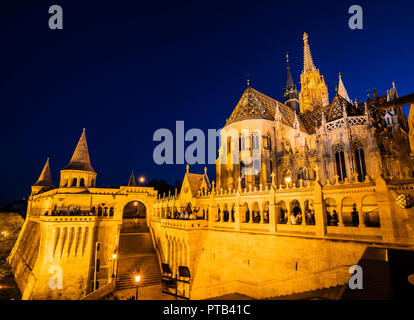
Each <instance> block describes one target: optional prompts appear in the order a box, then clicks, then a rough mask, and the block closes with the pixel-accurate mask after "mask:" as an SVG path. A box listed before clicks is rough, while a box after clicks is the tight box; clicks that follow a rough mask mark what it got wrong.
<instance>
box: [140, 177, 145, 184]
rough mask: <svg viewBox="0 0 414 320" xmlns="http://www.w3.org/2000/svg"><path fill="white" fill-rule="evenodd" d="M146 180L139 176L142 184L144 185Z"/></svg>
mask: <svg viewBox="0 0 414 320" xmlns="http://www.w3.org/2000/svg"><path fill="white" fill-rule="evenodd" d="M144 182H145V178H144V177H140V178H139V183H141V185H143V184H144Z"/></svg>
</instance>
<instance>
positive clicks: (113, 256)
mask: <svg viewBox="0 0 414 320" xmlns="http://www.w3.org/2000/svg"><path fill="white" fill-rule="evenodd" d="M115 259H116V254H115V253H114V254H113V255H112V278H114V277H115V263H116V260H115Z"/></svg>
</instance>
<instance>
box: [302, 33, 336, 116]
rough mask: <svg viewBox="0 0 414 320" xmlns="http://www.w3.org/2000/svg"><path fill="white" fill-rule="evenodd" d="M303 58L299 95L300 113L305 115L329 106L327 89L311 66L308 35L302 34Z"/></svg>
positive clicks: (321, 77) (317, 72)
mask: <svg viewBox="0 0 414 320" xmlns="http://www.w3.org/2000/svg"><path fill="white" fill-rule="evenodd" d="M303 41H304V47H303V52H304V57H303V72H302V73H301V75H300V86H301V91H300V93H299V105H300V111H301V112H302V113H305V112H307V111H313V110H315V109H317V108H320V107H324V106H326V105H328V104H329V93H328V87H327V86H326V84H325V80H324V79H323V76H321V75H320V73H319V70H318V69H316V67H315V65H314V64H313V60H312V55H311V51H310V47H309V43H308V35H307V34H306V33H304V34H303Z"/></svg>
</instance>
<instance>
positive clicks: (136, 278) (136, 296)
mask: <svg viewBox="0 0 414 320" xmlns="http://www.w3.org/2000/svg"><path fill="white" fill-rule="evenodd" d="M140 280H141V276H140V275H136V276H135V284H136V286H137V293H136V295H135V300H138V286H139V282H140Z"/></svg>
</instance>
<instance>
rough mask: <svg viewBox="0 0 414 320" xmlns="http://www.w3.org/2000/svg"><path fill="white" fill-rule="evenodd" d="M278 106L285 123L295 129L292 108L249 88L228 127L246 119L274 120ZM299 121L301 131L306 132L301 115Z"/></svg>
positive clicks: (235, 109) (229, 120)
mask: <svg viewBox="0 0 414 320" xmlns="http://www.w3.org/2000/svg"><path fill="white" fill-rule="evenodd" d="M277 106H279V109H280V111H281V113H282V116H283V117H282V120H283V123H285V124H287V125H290V126H292V127H293V124H294V121H295V112H294V111H293V110H292V109H291V108H289V107H288V106H286V105H284V104H283V103H281V102H279V101H277V100H275V99H273V98H270V97H269V96H267V95H265V94H263V93H261V92H259V91H257V90H255V89H253V88H251V87H249V88H247V89H246V90H245V91H244V93H243V95H242V97H241V99H240V100H239V102H238V103H237V105H236V108H234V110H233V112H232V114H231V116H230V118H228V119H227V122H226V125H228V124H230V123H232V122H236V121H240V120H246V119H266V120H274V119H275V113H276V107H277ZM298 121H299V126H300V129H301V130H302V131H305V132H306V128H305V126H304V125H303V123H302V121H301V119H300V117H299V115H298Z"/></svg>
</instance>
